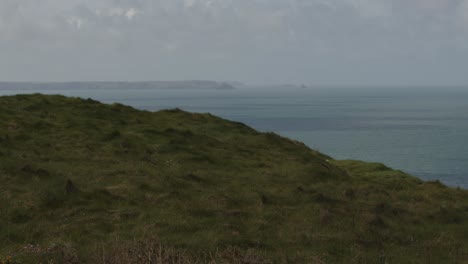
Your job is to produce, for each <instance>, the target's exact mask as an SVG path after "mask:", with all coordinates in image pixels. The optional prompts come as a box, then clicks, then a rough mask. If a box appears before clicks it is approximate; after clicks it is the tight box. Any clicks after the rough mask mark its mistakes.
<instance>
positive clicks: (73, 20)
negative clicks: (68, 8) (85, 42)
mask: <svg viewBox="0 0 468 264" xmlns="http://www.w3.org/2000/svg"><path fill="white" fill-rule="evenodd" d="M67 23H68V24H69V25H70V26H72V27H74V28H75V29H77V30H80V29H81V28H82V27H83V25H84V24H85V20H83V19H82V18H79V17H76V16H73V17H69V18H68V19H67Z"/></svg>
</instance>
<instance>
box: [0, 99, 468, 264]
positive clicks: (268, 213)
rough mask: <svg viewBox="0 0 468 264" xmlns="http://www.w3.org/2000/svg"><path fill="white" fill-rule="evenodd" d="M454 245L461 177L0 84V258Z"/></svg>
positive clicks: (463, 210)
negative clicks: (448, 178)
mask: <svg viewBox="0 0 468 264" xmlns="http://www.w3.org/2000/svg"><path fill="white" fill-rule="evenodd" d="M350 140H352V139H350ZM467 245H468V191H466V190H462V189H455V188H449V187H446V186H444V185H443V184H441V183H439V182H424V181H422V180H419V179H417V178H415V177H412V176H409V175H407V174H405V173H403V172H401V171H395V170H392V169H390V168H388V167H386V166H384V165H382V164H375V163H365V162H360V161H337V160H333V159H332V158H331V157H328V156H326V155H324V154H321V153H319V152H317V151H314V150H311V149H309V148H308V147H306V146H305V145H304V144H302V143H299V142H296V141H293V140H290V139H287V138H283V137H280V136H278V135H276V134H273V133H259V132H257V131H255V130H253V129H251V128H249V127H247V126H245V125H243V124H241V123H236V122H230V121H227V120H223V119H221V118H218V117H215V116H213V115H210V114H194V113H188V112H184V111H181V110H178V109H174V110H165V111H159V112H147V111H140V110H136V109H133V108H131V107H128V106H124V105H121V104H112V105H106V104H101V103H99V102H97V101H94V100H91V99H87V100H85V99H79V98H67V97H63V96H45V95H39V94H35V95H17V96H8V97H0V262H1V261H2V260H4V261H7V260H6V259H7V258H8V257H9V258H10V259H9V260H8V261H9V263H15V262H17V263H29V262H30V261H32V260H35V261H37V260H40V261H43V262H44V263H47V261H49V262H53V263H65V262H69V263H86V262H88V263H131V262H134V263H136V262H142V263H159V262H156V261H157V260H158V258H159V260H164V261H165V262H168V263H195V262H197V261H198V262H199V263H205V262H209V261H212V262H215V263H231V262H232V263H336V262H346V263H466V262H463V261H466V260H467V259H468V246H467Z"/></svg>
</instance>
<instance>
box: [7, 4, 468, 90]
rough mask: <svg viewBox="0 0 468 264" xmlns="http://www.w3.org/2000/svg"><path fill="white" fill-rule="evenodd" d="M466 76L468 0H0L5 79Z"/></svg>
mask: <svg viewBox="0 0 468 264" xmlns="http://www.w3.org/2000/svg"><path fill="white" fill-rule="evenodd" d="M148 80H218V81H240V82H244V83H247V84H306V85H350V86H351V85H352V86H354V85H380V86H391V85H411V86H427V85H430V86H439V85H441V86H444V85H450V86H458V85H461V86H463V85H468V0H0V81H148Z"/></svg>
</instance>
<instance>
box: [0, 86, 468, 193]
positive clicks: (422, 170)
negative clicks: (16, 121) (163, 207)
mask: <svg viewBox="0 0 468 264" xmlns="http://www.w3.org/2000/svg"><path fill="white" fill-rule="evenodd" d="M32 92H41V93H47V94H64V95H69V96H79V97H84V98H88V97H90V98H94V99H96V100H100V101H104V102H121V103H124V104H128V105H132V106H134V107H136V108H141V109H146V110H159V109H166V108H175V107H178V108H182V109H184V110H187V111H192V112H210V113H212V114H215V115H219V116H222V117H224V118H227V119H231V120H236V121H240V122H244V123H246V124H248V125H250V126H252V127H254V128H256V129H259V130H261V131H274V132H277V133H278V134H281V135H284V136H287V137H290V138H294V139H297V140H300V141H302V142H304V143H306V144H307V145H309V146H310V147H312V148H314V149H317V150H320V151H322V152H324V153H326V154H328V155H331V156H333V157H334V158H336V159H359V160H366V161H378V162H382V163H385V164H387V165H388V166H391V167H393V168H396V169H400V170H403V171H406V172H408V173H411V174H413V175H415V176H418V177H420V178H423V179H425V180H436V179H438V180H440V181H442V182H444V183H446V184H448V185H450V186H460V187H462V188H468V91H466V90H465V91H443V90H442V88H441V89H438V90H437V89H436V90H433V91H427V90H424V89H421V90H417V89H415V90H404V89H390V88H388V89H367V90H366V89H357V88H348V89H331V90H326V89H321V90H313V89H287V90H284V89H283V90H275V89H247V88H245V89H237V90H229V91H224V90H223V91H212V90H196V91H187V90H177V91H168V90H144V89H140V90H129V89H126V90H124V89H120V90H119V89H98V90H70V89H65V90H41V91H37V90H36V91H18V90H0V95H6V94H16V93H32Z"/></svg>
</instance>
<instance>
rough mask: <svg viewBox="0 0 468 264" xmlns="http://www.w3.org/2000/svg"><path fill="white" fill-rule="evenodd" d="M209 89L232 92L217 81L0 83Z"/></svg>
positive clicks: (39, 86)
mask: <svg viewBox="0 0 468 264" xmlns="http://www.w3.org/2000/svg"><path fill="white" fill-rule="evenodd" d="M106 88H109V89H166V90H180V89H208V90H232V89H235V87H234V86H233V85H231V84H229V83H227V82H216V81H148V82H51V83H48V82H0V89H18V90H32V91H33V90H43V89H53V90H55V89H57V90H66V89H106Z"/></svg>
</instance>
